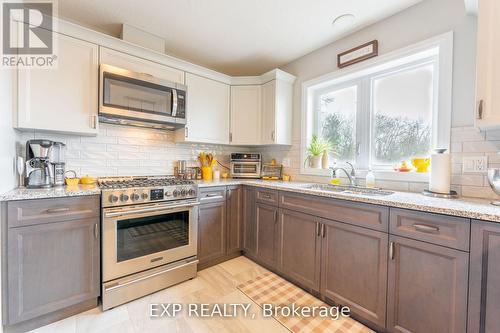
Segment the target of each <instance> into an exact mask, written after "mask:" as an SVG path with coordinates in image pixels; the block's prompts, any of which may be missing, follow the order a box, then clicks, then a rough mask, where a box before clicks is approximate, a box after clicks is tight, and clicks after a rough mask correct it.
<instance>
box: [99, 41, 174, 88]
mask: <svg viewBox="0 0 500 333" xmlns="http://www.w3.org/2000/svg"><path fill="white" fill-rule="evenodd" d="M100 63H101V64H106V65H111V66H115V67H119V68H122V69H126V70H129V71H132V72H137V73H145V74H149V75H152V76H154V77H156V78H159V79H162V80H167V81H171V82H175V83H180V84H184V72H183V71H181V70H178V69H175V68H172V67H168V66H165V65H162V64H158V63H156V62H153V61H149V60H146V59H142V58H139V57H136V56H132V55H129V54H126V53H123V52H118V51H115V50H111V49H108V48H105V47H101V55H100Z"/></svg>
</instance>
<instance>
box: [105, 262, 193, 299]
mask: <svg viewBox="0 0 500 333" xmlns="http://www.w3.org/2000/svg"><path fill="white" fill-rule="evenodd" d="M197 263H198V260H194V261H189V262H186V263H184V264H182V265H179V266H176V267H169V268H167V269H165V270H162V271H160V272H156V273H153V274H150V275H146V276H142V277H140V278H137V279H134V280H130V281H127V282H124V283H117V284H114V285H111V286H109V287H104V292H110V291H113V290H115V289H119V288H123V287H125V286H128V285H131V284H135V283H138V282H141V281H144V280H147V279H151V278H153V277H155V276H158V275H162V274H165V273H168V272H170V271H172V270H174V269H179V268H183V267H186V266H190V265H194V264H197Z"/></svg>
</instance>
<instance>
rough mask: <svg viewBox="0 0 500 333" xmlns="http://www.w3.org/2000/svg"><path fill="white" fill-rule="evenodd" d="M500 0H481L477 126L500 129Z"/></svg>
mask: <svg viewBox="0 0 500 333" xmlns="http://www.w3.org/2000/svg"><path fill="white" fill-rule="evenodd" d="M499 58H500V1H498V0H481V1H479V14H478V33H477V78H476V95H477V97H476V98H477V105H476V126H477V127H479V128H481V129H492V128H500V94H499V93H498V92H499V91H500V61H498V59H499Z"/></svg>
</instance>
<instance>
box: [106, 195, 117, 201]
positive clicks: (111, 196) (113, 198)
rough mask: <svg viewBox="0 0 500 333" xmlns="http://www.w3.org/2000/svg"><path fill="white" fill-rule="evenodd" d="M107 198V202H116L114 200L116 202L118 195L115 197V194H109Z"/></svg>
mask: <svg viewBox="0 0 500 333" xmlns="http://www.w3.org/2000/svg"><path fill="white" fill-rule="evenodd" d="M108 200H109V202H111V203H116V202H118V197H117V196H116V195H114V194H111V195H110V196H109V198H108Z"/></svg>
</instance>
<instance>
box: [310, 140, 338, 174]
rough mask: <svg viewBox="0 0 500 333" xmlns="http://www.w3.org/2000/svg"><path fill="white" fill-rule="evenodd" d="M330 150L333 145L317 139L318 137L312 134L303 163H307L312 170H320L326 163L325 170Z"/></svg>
mask: <svg viewBox="0 0 500 333" xmlns="http://www.w3.org/2000/svg"><path fill="white" fill-rule="evenodd" d="M332 148H333V145H332V143H331V142H330V141H328V140H325V139H322V138H318V136H317V135H315V134H314V135H313V136H312V139H311V143H310V144H309V146H307V158H306V160H305V163H307V162H309V166H310V167H311V168H314V169H320V168H321V167H322V164H325V163H326V168H328V153H329V152H330V151H332ZM322 160H323V163H322ZM325 160H326V161H325Z"/></svg>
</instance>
